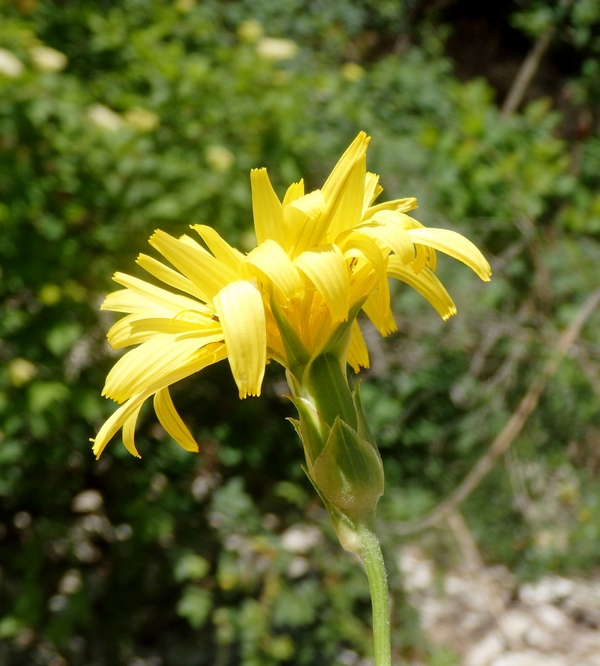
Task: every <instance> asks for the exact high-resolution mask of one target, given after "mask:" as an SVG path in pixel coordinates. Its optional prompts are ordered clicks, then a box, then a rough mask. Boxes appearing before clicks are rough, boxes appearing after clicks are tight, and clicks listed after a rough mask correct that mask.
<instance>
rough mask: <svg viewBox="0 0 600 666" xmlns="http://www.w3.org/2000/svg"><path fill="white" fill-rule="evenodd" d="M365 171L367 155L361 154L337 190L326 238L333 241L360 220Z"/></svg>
mask: <svg viewBox="0 0 600 666" xmlns="http://www.w3.org/2000/svg"><path fill="white" fill-rule="evenodd" d="M366 172H367V156H366V155H364V154H363V155H361V156H360V157H359V158H358V159H357V160H356V163H355V164H354V166H353V167H352V169H351V170H350V172H349V173H348V177H347V178H346V181H345V183H344V186H343V187H342V188H341V189H340V191H339V194H338V196H337V200H336V203H335V206H334V207H333V208H332V211H331V220H330V221H329V223H328V226H327V234H326V236H325V239H326V240H329V241H334V240H335V239H336V237H337V236H338V234H340V233H341V232H342V231H346V229H352V228H353V227H355V226H356V225H357V224H358V223H359V222H360V220H361V218H362V214H363V203H364V198H365V174H366Z"/></svg>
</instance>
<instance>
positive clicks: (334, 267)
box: [294, 244, 350, 323]
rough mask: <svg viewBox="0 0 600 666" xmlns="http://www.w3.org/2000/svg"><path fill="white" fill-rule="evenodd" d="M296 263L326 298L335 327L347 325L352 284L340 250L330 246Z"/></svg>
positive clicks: (301, 256)
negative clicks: (341, 324)
mask: <svg viewBox="0 0 600 666" xmlns="http://www.w3.org/2000/svg"><path fill="white" fill-rule="evenodd" d="M294 263H295V264H296V266H298V268H299V269H300V270H301V271H302V272H303V273H304V274H305V275H306V276H307V277H308V279H309V280H310V281H311V282H312V283H313V284H314V285H315V287H316V288H317V290H318V291H319V293H320V294H321V296H322V297H323V299H324V301H325V303H326V304H327V307H328V308H329V313H330V314H331V319H332V321H333V323H337V322H340V321H345V320H346V319H347V318H348V309H349V307H350V280H349V277H348V267H347V266H346V260H345V259H344V255H343V254H342V252H341V250H340V249H339V247H337V245H332V244H329V245H322V246H320V247H318V248H315V249H314V250H307V251H306V252H303V253H302V254H301V255H300V256H299V257H296V259H294Z"/></svg>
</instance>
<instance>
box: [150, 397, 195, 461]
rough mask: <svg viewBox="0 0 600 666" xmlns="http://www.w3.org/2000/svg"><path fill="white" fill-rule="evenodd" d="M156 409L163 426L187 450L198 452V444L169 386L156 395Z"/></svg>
mask: <svg viewBox="0 0 600 666" xmlns="http://www.w3.org/2000/svg"><path fill="white" fill-rule="evenodd" d="M154 411H155V412H156V416H157V417H158V420H159V421H160V424H161V425H162V427H163V428H164V429H165V430H166V431H167V432H168V433H169V435H171V437H172V438H173V439H174V440H175V441H176V442H177V443H178V444H179V446H181V447H182V448H184V449H185V450H186V451H192V452H194V453H196V452H197V451H198V444H197V443H196V440H195V439H194V437H193V436H192V433H191V432H190V431H189V430H188V428H187V426H186V425H185V423H184V422H183V421H182V420H181V417H180V416H179V414H178V413H177V410H176V409H175V405H174V404H173V400H172V399H171V394H170V393H169V389H168V388H164V389H161V390H160V391H158V392H157V393H156V394H155V396H154Z"/></svg>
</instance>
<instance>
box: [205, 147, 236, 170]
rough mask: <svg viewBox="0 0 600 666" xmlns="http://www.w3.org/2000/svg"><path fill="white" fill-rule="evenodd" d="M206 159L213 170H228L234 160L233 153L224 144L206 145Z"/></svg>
mask: <svg viewBox="0 0 600 666" xmlns="http://www.w3.org/2000/svg"><path fill="white" fill-rule="evenodd" d="M206 161H207V162H208V164H209V166H210V168H211V169H213V171H219V172H223V171H228V170H229V169H230V168H231V167H232V166H233V164H234V162H235V156H234V154H233V153H232V152H231V151H230V150H229V148H226V147H225V146H216V145H215V146H208V147H207V149H206Z"/></svg>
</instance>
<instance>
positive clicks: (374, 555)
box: [357, 523, 392, 666]
mask: <svg viewBox="0 0 600 666" xmlns="http://www.w3.org/2000/svg"><path fill="white" fill-rule="evenodd" d="M357 536H358V541H359V543H360V551H359V553H358V554H359V556H360V558H361V560H362V562H363V564H364V567H365V570H366V572H367V578H368V580H369V588H370V590H371V604H372V606H373V642H374V645H375V666H391V664H392V656H391V647H390V603H389V593H388V585H387V573H386V570H385V563H384V561H383V555H382V553H381V546H380V545H379V540H378V539H377V535H376V534H375V530H374V529H371V528H370V527H369V526H368V525H366V524H364V523H363V524H361V525H359V526H358V529H357Z"/></svg>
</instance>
